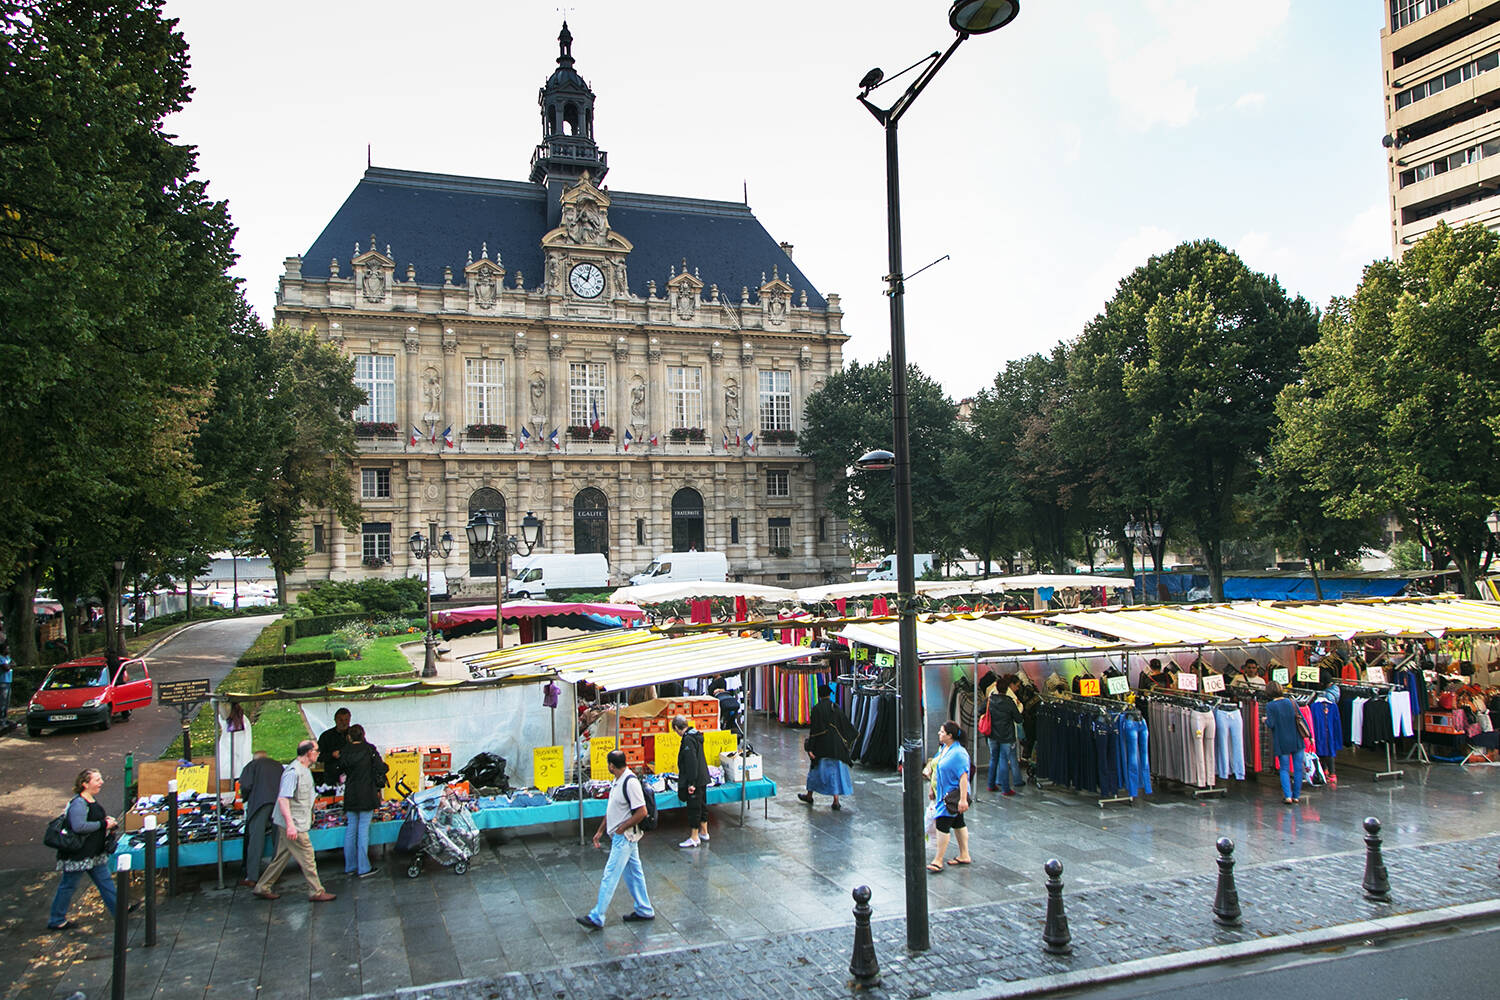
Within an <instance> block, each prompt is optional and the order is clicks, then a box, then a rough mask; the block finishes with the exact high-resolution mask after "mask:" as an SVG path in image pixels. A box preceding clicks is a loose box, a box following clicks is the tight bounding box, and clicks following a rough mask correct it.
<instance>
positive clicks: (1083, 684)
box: [1078, 677, 1099, 698]
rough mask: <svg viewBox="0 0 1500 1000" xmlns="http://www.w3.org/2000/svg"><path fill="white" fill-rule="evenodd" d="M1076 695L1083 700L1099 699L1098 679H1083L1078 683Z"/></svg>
mask: <svg viewBox="0 0 1500 1000" xmlns="http://www.w3.org/2000/svg"><path fill="white" fill-rule="evenodd" d="M1078 693H1079V694H1081V695H1083V696H1084V697H1085V698H1097V697H1099V678H1097V677H1084V678H1081V679H1079V681H1078Z"/></svg>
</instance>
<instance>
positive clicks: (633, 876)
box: [575, 750, 656, 931]
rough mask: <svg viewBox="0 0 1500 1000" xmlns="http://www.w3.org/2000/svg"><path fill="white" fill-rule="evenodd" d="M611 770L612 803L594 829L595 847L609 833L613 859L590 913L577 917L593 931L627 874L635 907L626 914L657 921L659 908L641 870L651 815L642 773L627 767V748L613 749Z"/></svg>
mask: <svg viewBox="0 0 1500 1000" xmlns="http://www.w3.org/2000/svg"><path fill="white" fill-rule="evenodd" d="M608 764H609V773H610V774H611V775H612V776H613V777H614V784H612V785H610V788H609V804H608V805H607V806H606V807H605V811H604V818H603V819H602V820H600V821H599V829H597V830H595V831H594V846H595V847H600V846H601V844H600V843H599V841H600V839H601V838H602V837H603V836H604V835H605V834H606V833H608V834H609V860H608V861H606V862H605V863H604V875H603V876H602V877H601V878H600V880H599V899H598V901H597V902H595V903H594V908H593V909H592V910H590V911H589V912H588V913H587V914H586V915H584V916H581V917H577V918H575V919H577V921H578V923H579V924H581V925H582V926H583V927H586V928H587V929H589V930H591V931H597V930H599V929H600V928H601V927H603V926H604V916H605V911H606V910H608V909H609V901H610V900H611V899H613V898H614V895H615V888H616V887H617V886H619V884H620V879H621V877H622V876H623V877H624V879H625V886H626V888H628V889H629V890H630V898H631V900H632V901H633V902H634V903H635V909H634V910H632V911H631V912H629V913H627V914H625V919H626V920H627V921H633V920H655V919H656V911H655V910H654V909H652V908H651V897H650V896H648V895H647V894H646V874H645V872H643V871H642V870H641V850H640V846H641V838H642V837H643V836H645V831H644V830H643V829H642V828H641V824H642V823H643V822H644V821H645V819H646V815H647V809H646V790H645V786H644V785H642V784H641V779H640V776H639V775H638V774H636V773H634V772H633V771H631V770H630V768H628V767H626V766H625V751H624V750H611V751H610V752H609V757H608Z"/></svg>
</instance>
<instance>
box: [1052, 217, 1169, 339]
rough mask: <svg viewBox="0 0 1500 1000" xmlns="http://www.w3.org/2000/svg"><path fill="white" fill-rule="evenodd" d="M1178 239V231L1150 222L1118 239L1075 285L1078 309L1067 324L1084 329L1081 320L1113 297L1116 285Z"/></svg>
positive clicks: (1096, 311)
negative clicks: (1076, 286) (1150, 223)
mask: <svg viewBox="0 0 1500 1000" xmlns="http://www.w3.org/2000/svg"><path fill="white" fill-rule="evenodd" d="M1181 242H1182V237H1181V236H1179V235H1178V234H1177V233H1174V232H1172V231H1171V230H1168V229H1163V228H1161V227H1160V226H1151V225H1144V226H1141V227H1140V228H1138V229H1137V230H1136V231H1135V232H1134V233H1132V234H1131V235H1129V236H1127V237H1126V238H1125V239H1123V240H1121V241H1120V242H1119V243H1117V244H1116V245H1115V248H1114V249H1113V250H1111V251H1109V252H1108V253H1107V254H1104V255H1102V256H1100V257H1099V258H1098V259H1097V262H1096V264H1095V266H1094V268H1093V270H1092V271H1091V272H1090V273H1089V276H1088V277H1087V278H1085V279H1084V280H1083V282H1082V283H1081V285H1080V286H1079V287H1078V288H1077V290H1076V296H1075V298H1074V300H1075V301H1076V302H1077V306H1076V308H1077V313H1076V315H1075V316H1074V317H1073V321H1072V322H1070V323H1068V324H1067V327H1071V328H1072V329H1073V330H1075V331H1076V330H1081V329H1083V325H1084V323H1086V322H1088V321H1089V320H1091V319H1093V318H1094V317H1095V316H1097V315H1098V314H1099V313H1100V312H1101V311H1103V309H1104V306H1105V303H1107V302H1108V301H1109V300H1110V299H1112V298H1114V294H1115V289H1116V288H1117V287H1118V286H1119V284H1120V282H1121V281H1123V280H1124V279H1125V278H1127V277H1129V276H1130V274H1131V272H1133V271H1134V270H1135V269H1136V268H1138V267H1140V266H1141V265H1143V264H1145V263H1146V260H1147V258H1149V257H1151V256H1152V255H1154V254H1160V253H1166V252H1167V251H1168V250H1170V249H1172V248H1173V247H1175V246H1176V245H1177V244H1179V243H1181Z"/></svg>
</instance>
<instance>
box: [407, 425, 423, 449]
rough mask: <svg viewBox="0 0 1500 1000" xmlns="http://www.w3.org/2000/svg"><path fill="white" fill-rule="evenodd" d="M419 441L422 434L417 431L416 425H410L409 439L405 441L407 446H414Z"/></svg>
mask: <svg viewBox="0 0 1500 1000" xmlns="http://www.w3.org/2000/svg"><path fill="white" fill-rule="evenodd" d="M420 440H422V432H421V431H419V430H418V429H417V425H416V424H412V425H411V437H410V440H409V441H407V444H416V443H417V442H418V441H420Z"/></svg>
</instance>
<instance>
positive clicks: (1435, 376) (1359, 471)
mask: <svg viewBox="0 0 1500 1000" xmlns="http://www.w3.org/2000/svg"><path fill="white" fill-rule="evenodd" d="M1304 357H1305V361H1306V378H1305V380H1304V381H1303V382H1301V383H1298V384H1295V385H1291V386H1288V387H1287V388H1286V390H1285V391H1284V392H1283V393H1282V394H1281V398H1280V399H1279V400H1278V401H1277V413H1278V415H1279V417H1280V419H1281V425H1282V426H1281V430H1280V432H1279V434H1278V442H1277V462H1278V464H1279V465H1283V466H1286V467H1290V468H1295V469H1296V470H1297V471H1298V472H1299V473H1300V474H1301V475H1302V476H1304V477H1305V478H1306V480H1307V482H1308V483H1309V484H1310V485H1311V486H1312V487H1314V488H1315V489H1318V490H1320V491H1322V493H1323V497H1324V499H1323V506H1324V509H1325V510H1326V511H1327V512H1328V513H1330V514H1333V515H1337V516H1340V517H1346V518H1357V517H1373V516H1379V515H1382V514H1385V513H1387V512H1389V511H1391V510H1394V511H1396V512H1397V513H1398V514H1399V515H1400V517H1401V520H1402V521H1403V522H1404V523H1405V524H1406V526H1407V527H1408V529H1409V530H1411V531H1412V532H1413V534H1414V535H1415V536H1416V540H1417V541H1419V542H1421V544H1422V545H1424V546H1425V547H1426V548H1427V549H1428V550H1429V551H1431V552H1433V553H1434V555H1435V556H1437V555H1439V554H1442V555H1444V556H1445V557H1446V558H1451V559H1452V561H1453V563H1454V565H1455V566H1456V567H1457V569H1458V571H1459V574H1460V575H1461V577H1462V579H1463V585H1464V590H1465V592H1466V593H1469V594H1476V593H1477V590H1476V585H1475V580H1476V579H1477V578H1478V576H1479V574H1480V573H1481V572H1482V571H1483V570H1484V569H1486V568H1487V567H1488V565H1489V561H1490V559H1491V557H1492V556H1493V554H1494V539H1493V538H1492V537H1491V536H1490V533H1489V531H1488V529H1487V528H1486V526H1485V518H1486V517H1487V516H1488V514H1489V513H1490V512H1491V511H1492V510H1494V509H1495V508H1496V506H1497V503H1500V436H1497V432H1500V368H1497V366H1496V361H1497V359H1500V238H1497V237H1496V235H1495V234H1494V233H1491V232H1489V231H1488V230H1487V229H1485V228H1484V227H1483V226H1480V225H1478V224H1470V225H1466V226H1464V227H1462V228H1460V229H1451V228H1449V227H1448V226H1446V225H1442V224H1439V225H1438V226H1437V228H1435V229H1434V230H1433V231H1432V232H1430V233H1428V234H1427V235H1426V236H1424V237H1423V238H1422V239H1421V240H1419V241H1418V242H1417V243H1415V244H1413V245H1412V246H1411V247H1409V248H1408V249H1407V251H1406V253H1405V255H1404V256H1403V257H1402V259H1401V261H1400V262H1399V263H1395V262H1392V261H1389V260H1382V261H1376V262H1375V263H1373V264H1371V265H1370V266H1368V267H1367V268H1365V272H1364V277H1363V280H1361V282H1360V285H1359V288H1358V290H1356V291H1355V293H1354V296H1353V298H1351V299H1347V300H1345V299H1336V300H1335V301H1334V302H1333V303H1331V304H1330V306H1329V308H1328V310H1327V311H1326V313H1325V314H1324V316H1323V321H1322V325H1321V330H1320V334H1319V338H1318V341H1317V343H1316V344H1314V345H1313V346H1311V347H1309V348H1308V349H1307V351H1306V352H1305V353H1304Z"/></svg>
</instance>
